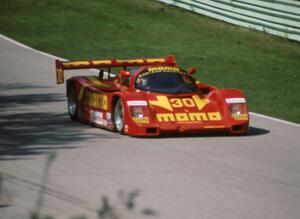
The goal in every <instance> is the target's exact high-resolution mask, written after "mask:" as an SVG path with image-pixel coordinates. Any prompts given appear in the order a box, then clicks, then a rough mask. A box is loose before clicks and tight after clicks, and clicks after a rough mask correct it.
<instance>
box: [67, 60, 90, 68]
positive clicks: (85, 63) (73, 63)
mask: <svg viewBox="0 0 300 219" xmlns="http://www.w3.org/2000/svg"><path fill="white" fill-rule="evenodd" d="M89 64H90V63H89V61H76V62H64V63H63V66H65V67H69V66H80V65H89Z"/></svg>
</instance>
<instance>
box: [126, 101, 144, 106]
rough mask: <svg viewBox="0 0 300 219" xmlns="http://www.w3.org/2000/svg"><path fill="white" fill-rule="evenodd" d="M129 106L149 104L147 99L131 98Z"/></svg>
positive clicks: (128, 102)
mask: <svg viewBox="0 0 300 219" xmlns="http://www.w3.org/2000/svg"><path fill="white" fill-rule="evenodd" d="M127 105H128V106H147V105H148V104H147V101H145V100H129V101H127Z"/></svg>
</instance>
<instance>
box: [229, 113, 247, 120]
mask: <svg viewBox="0 0 300 219" xmlns="http://www.w3.org/2000/svg"><path fill="white" fill-rule="evenodd" d="M232 117H233V119H234V120H238V121H242V120H246V121H247V120H249V116H248V114H240V115H232Z"/></svg>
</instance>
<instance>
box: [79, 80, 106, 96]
mask: <svg viewBox="0 0 300 219" xmlns="http://www.w3.org/2000/svg"><path fill="white" fill-rule="evenodd" d="M87 78H88V80H89V81H90V82H92V84H83V85H82V86H81V87H80V91H79V96H78V98H79V100H81V99H82V97H83V94H84V90H85V88H86V87H88V86H93V87H110V86H109V85H107V84H104V83H102V82H101V81H99V80H98V78H97V77H96V76H88V77H87Z"/></svg>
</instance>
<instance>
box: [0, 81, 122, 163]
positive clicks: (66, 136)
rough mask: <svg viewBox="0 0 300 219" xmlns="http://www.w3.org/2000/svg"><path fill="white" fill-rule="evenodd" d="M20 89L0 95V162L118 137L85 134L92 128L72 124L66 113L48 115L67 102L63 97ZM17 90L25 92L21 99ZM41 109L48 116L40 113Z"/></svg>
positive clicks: (21, 87)
mask: <svg viewBox="0 0 300 219" xmlns="http://www.w3.org/2000/svg"><path fill="white" fill-rule="evenodd" d="M2 85H3V84H1V86H2ZM19 85H20V86H17V85H16V84H13V85H10V84H8V85H6V86H4V87H5V88H6V89H5V93H7V94H8V95H3V94H2V95H0V161H1V160H7V159H9V160H17V159H26V157H24V156H26V155H38V154H44V153H48V152H49V151H51V150H57V149H66V148H67V149H72V148H76V147H78V146H74V144H75V143H78V142H83V141H85V140H87V139H91V138H110V137H111V138H113V137H114V136H115V135H105V136H104V135H103V134H102V135H101V134H100V133H97V134H92V133H89V132H88V131H86V130H88V129H91V127H88V126H84V125H82V124H80V123H76V122H73V121H71V120H70V119H69V117H68V115H67V112H65V113H54V112H47V108H51V103H57V102H61V101H66V98H65V97H64V95H62V94H56V93H47V92H45V93H35V92H32V89H33V90H34V89H35V88H39V91H40V89H41V86H38V87H36V86H30V84H19ZM45 88H47V87H45ZM1 89H3V87H2V88H0V90H1ZM15 89H19V90H20V89H24V91H21V93H22V94H21V95H16V94H15V93H14V92H10V91H12V90H15ZM29 90H30V92H31V93H30V92H29ZM49 103H50V105H49ZM43 105H44V106H43ZM40 106H43V111H46V112H39V108H40ZM33 109H34V110H33ZM49 111H51V110H50V109H49ZM115 137H116V136H115ZM77 145H78V144H77Z"/></svg>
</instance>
